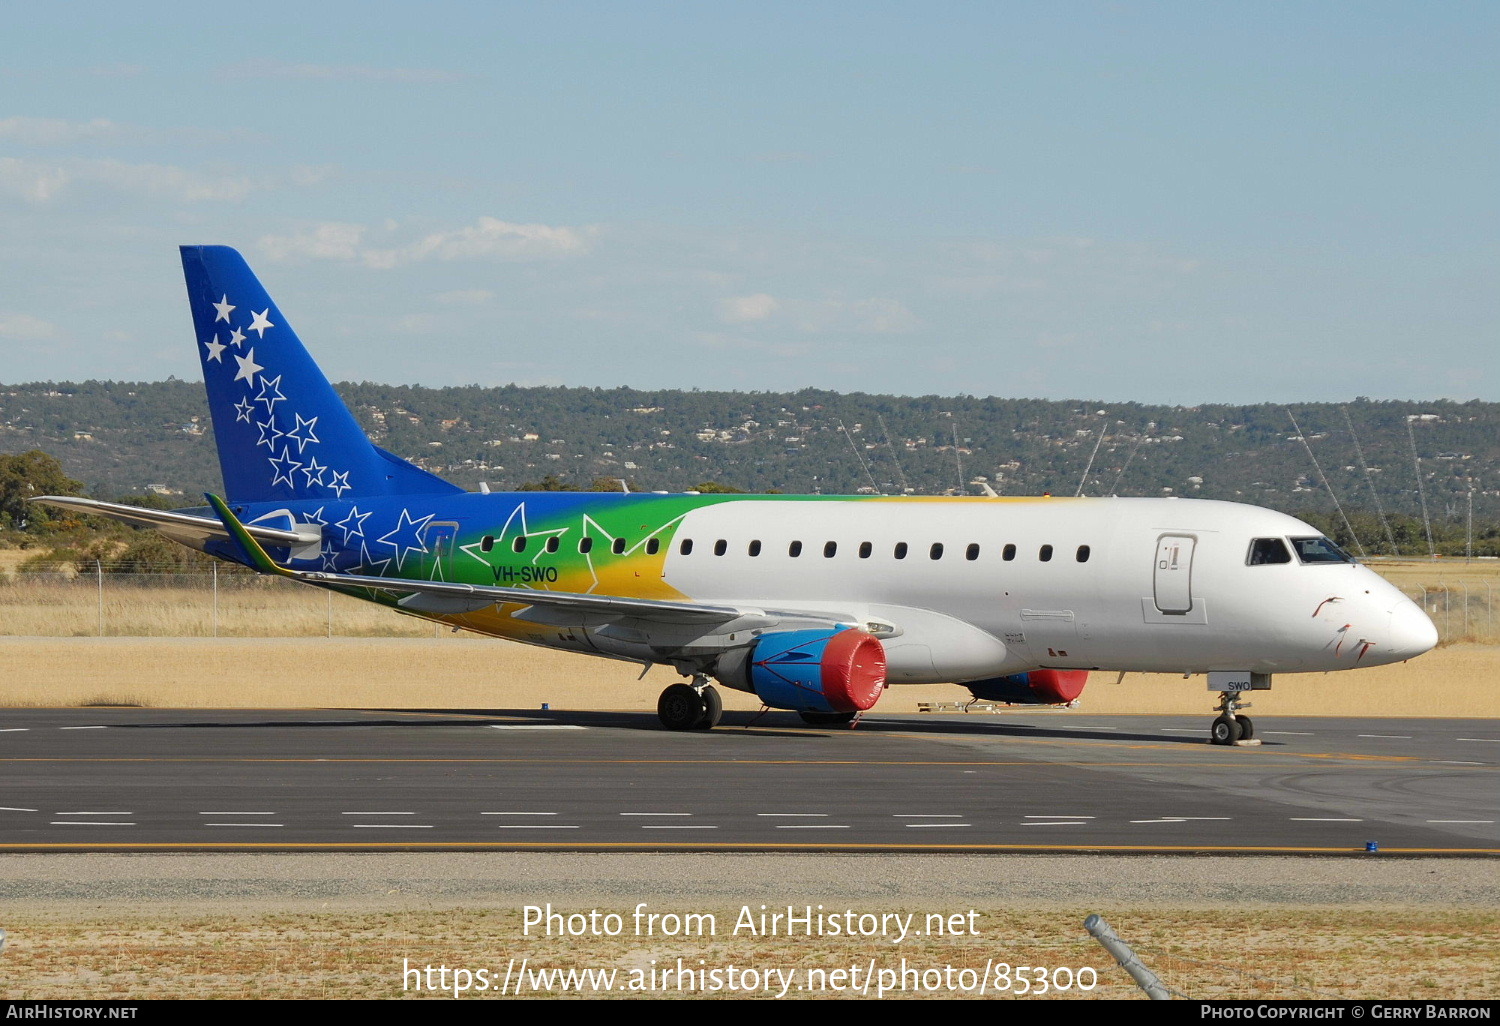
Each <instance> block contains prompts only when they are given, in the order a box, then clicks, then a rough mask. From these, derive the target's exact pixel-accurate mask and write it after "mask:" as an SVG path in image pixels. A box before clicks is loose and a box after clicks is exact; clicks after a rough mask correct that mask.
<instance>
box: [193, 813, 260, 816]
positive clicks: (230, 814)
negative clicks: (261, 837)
mask: <svg viewBox="0 0 1500 1026" xmlns="http://www.w3.org/2000/svg"><path fill="white" fill-rule="evenodd" d="M198 815H200V816H274V815H276V813H274V812H200V813H198Z"/></svg>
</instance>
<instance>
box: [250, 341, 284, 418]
mask: <svg viewBox="0 0 1500 1026" xmlns="http://www.w3.org/2000/svg"><path fill="white" fill-rule="evenodd" d="M250 352H251V355H254V353H255V350H253V349H252V350H251V351H250ZM284 399H286V396H284V395H282V394H281V375H280V374H278V375H276V376H275V377H274V378H268V377H266V376H265V375H264V374H262V375H261V376H260V394H259V395H257V396H256V397H255V401H256V402H258V403H265V404H266V414H267V415H270V413H271V412H272V411H273V410H275V409H276V404H277V403H279V402H282V401H283V400H284Z"/></svg>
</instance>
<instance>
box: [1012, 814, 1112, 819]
mask: <svg viewBox="0 0 1500 1026" xmlns="http://www.w3.org/2000/svg"><path fill="white" fill-rule="evenodd" d="M1021 818H1022V819H1096V818H1097V817H1095V816H1067V815H1064V814H1062V813H1058V814H1057V815H1056V816H1022V817H1021Z"/></svg>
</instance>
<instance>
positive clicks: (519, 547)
mask: <svg viewBox="0 0 1500 1026" xmlns="http://www.w3.org/2000/svg"><path fill="white" fill-rule="evenodd" d="M510 547H511V548H512V549H514V550H515V551H517V552H525V551H526V536H525V535H524V534H523V535H520V536H518V537H517V538H516V540H515V541H513V542H511V543H510Z"/></svg>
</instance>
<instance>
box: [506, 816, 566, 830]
mask: <svg viewBox="0 0 1500 1026" xmlns="http://www.w3.org/2000/svg"><path fill="white" fill-rule="evenodd" d="M549 815H550V813H549ZM495 829H496V830H577V829H578V828H577V827H576V826H567V825H566V824H563V823H501V824H500V825H499V826H497V827H496V828H495Z"/></svg>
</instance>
